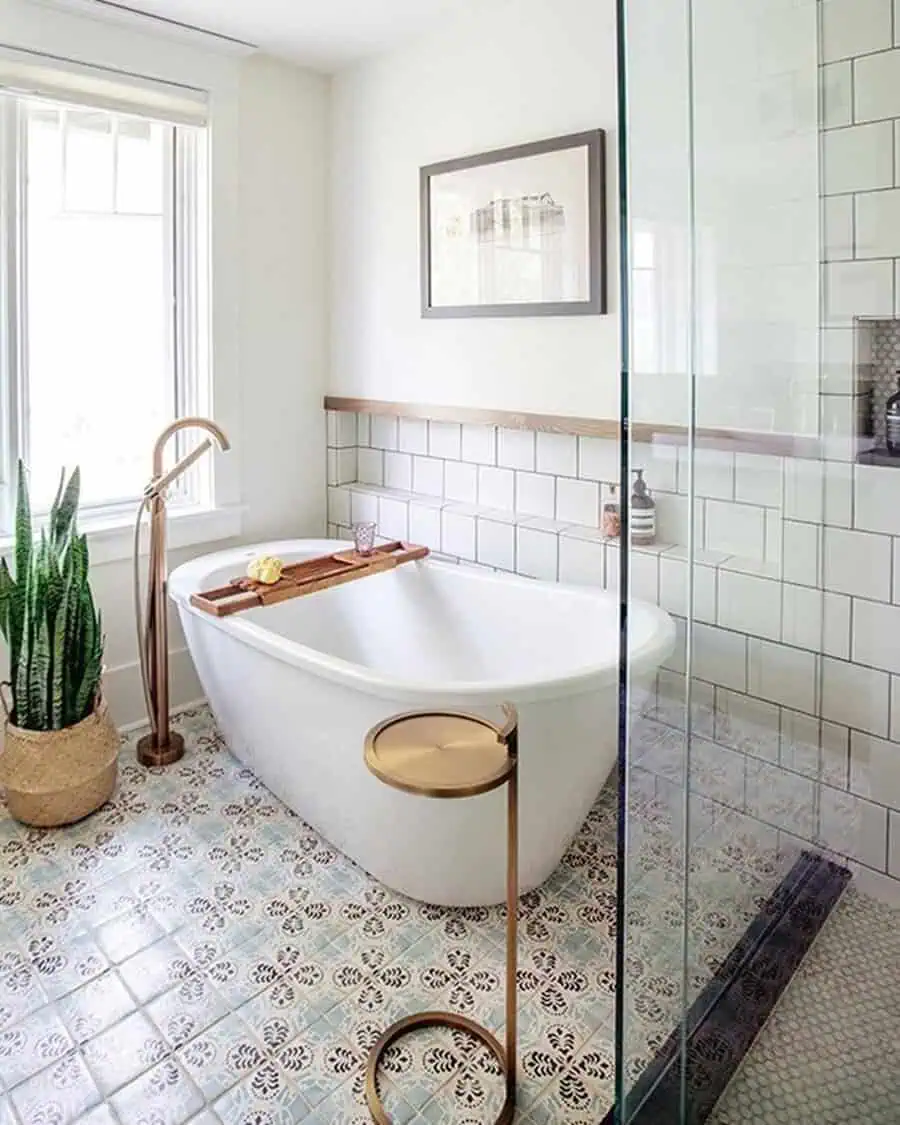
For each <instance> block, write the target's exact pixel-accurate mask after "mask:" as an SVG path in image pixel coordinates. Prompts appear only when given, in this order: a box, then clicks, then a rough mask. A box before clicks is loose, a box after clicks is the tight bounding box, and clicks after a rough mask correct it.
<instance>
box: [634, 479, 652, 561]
mask: <svg viewBox="0 0 900 1125" xmlns="http://www.w3.org/2000/svg"><path fill="white" fill-rule="evenodd" d="M634 475H635V478H636V479H635V482H634V489H633V491H632V493H631V542H632V543H634V544H635V545H637V546H639V547H647V546H649V545H650V544H651V543H655V542H656V501H655V500H654V499H653V497H652V496H651V494H650V489H649V488H647V482H646V481H645V480H644V470H643V469H635V470H634Z"/></svg>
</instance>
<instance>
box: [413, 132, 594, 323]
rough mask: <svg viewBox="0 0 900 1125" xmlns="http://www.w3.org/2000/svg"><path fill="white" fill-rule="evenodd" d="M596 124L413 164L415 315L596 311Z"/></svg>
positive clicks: (522, 314) (484, 314)
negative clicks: (417, 257) (417, 266)
mask: <svg viewBox="0 0 900 1125" xmlns="http://www.w3.org/2000/svg"><path fill="white" fill-rule="evenodd" d="M605 140H606V134H605V133H604V131H603V130H602V129H594V130H592V131H591V132H588V133H576V134H573V135H571V136H567V137H555V138H553V139H552V140H546V141H536V142H535V143H533V144H527V145H516V146H514V147H512V148H501V149H496V150H495V151H493V152H485V153H481V154H480V155H478V156H465V157H462V158H461V159H459V160H446V161H444V162H443V163H441V164H431V165H429V166H428V167H426V168H422V169H420V173H419V187H420V222H421V288H422V316H424V317H450V316H459V317H461V316H584V315H596V314H598V313H605V312H606V214H605V211H606V208H605V199H606V183H605V180H606V174H605V172H606V169H605V152H604V148H605Z"/></svg>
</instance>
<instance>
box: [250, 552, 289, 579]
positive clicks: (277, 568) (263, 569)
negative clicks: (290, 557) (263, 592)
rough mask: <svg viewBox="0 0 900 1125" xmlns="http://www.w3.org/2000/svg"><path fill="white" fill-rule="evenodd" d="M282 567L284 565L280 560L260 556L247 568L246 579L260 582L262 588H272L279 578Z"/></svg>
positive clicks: (269, 556) (268, 556)
mask: <svg viewBox="0 0 900 1125" xmlns="http://www.w3.org/2000/svg"><path fill="white" fill-rule="evenodd" d="M283 567H284V563H283V562H282V561H281V559H276V558H273V557H272V556H271V555H261V556H260V557H259V558H258V559H254V560H253V562H251V563H250V565H249V566H248V567H247V577H248V578H252V579H253V580H254V582H262V583H263V585H264V586H273V585H274V584H275V583H276V582H277V581H278V579H279V578H280V577H281V571H282V569H283Z"/></svg>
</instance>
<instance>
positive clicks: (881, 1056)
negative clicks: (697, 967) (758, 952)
mask: <svg viewBox="0 0 900 1125" xmlns="http://www.w3.org/2000/svg"><path fill="white" fill-rule="evenodd" d="M898 965H900V912H898V911H897V910H896V909H894V908H892V907H890V906H887V905H885V904H884V903H882V902H878V901H876V900H875V899H872V898H869V897H868V896H866V895H864V894H861V893H860V892H858V891H856V890H855V889H854V888H853V887H852V886H851V888H850V889H849V890H848V891H847V892H846V893H845V894H844V896H843V898H842V899H841V901H840V902H839V903H838V905H837V907H836V909H835V910H834V912H833V914H832V915H831V917H830V918H829V919H828V921H827V922H826V923H825V925H824V927H823V929H822V932H821V933H820V934H819V936H818V938H817V939H816V942H815V944H814V945H813V947H812V949H811V950H810V952H809V954H808V955H807V957H806V960H805V961H804V962H803V964H802V965H801V967H800V969H799V970H798V971H797V973H796V974H795V975H794V978H793V980H792V981H791V983H790V985H789V986H788V988H787V991H786V992H785V994H784V996H783V997H782V999H781V1001H780V1003H779V1004H778V1007H777V1008H776V1009H775V1011H774V1012H773V1014H772V1016H771V1017H770V1018H769V1021H768V1023H767V1024H766V1026H765V1027H764V1028H763V1030H762V1031H761V1032H760V1035H759V1038H758V1039H757V1040H756V1043H755V1044H754V1046H753V1048H752V1049H751V1051H750V1053H749V1054H748V1055H747V1056H746V1058H745V1059H744V1062H743V1064H742V1065H741V1068H740V1069H739V1071H738V1072H737V1074H736V1075H735V1077H734V1078H733V1079H732V1081H731V1084H730V1085H729V1086H728V1089H727V1090H726V1091H725V1093H724V1094H723V1095H722V1097H721V1098H720V1100H719V1104H718V1105H717V1107H716V1109H715V1111H714V1113H713V1116H712V1118H711V1120H710V1125H771V1123H772V1122H777V1121H785V1122H790V1123H791V1125H847V1123H848V1122H857V1123H859V1125H896V1123H897V1121H898V1120H900V973H898V971H897V967H898Z"/></svg>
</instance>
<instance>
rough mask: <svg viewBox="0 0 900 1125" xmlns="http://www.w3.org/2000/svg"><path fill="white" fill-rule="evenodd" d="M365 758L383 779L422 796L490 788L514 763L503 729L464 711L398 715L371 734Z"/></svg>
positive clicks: (470, 793) (467, 794) (468, 794)
mask: <svg viewBox="0 0 900 1125" xmlns="http://www.w3.org/2000/svg"><path fill="white" fill-rule="evenodd" d="M365 758H366V765H367V766H368V767H369V769H370V770H371V771H372V773H374V774H375V776H376V777H377V778H379V780H381V781H383V782H385V784H387V785H391V786H393V787H394V788H395V789H402V790H404V791H405V792H407V793H415V794H418V795H420V796H423V797H445V798H454V797H474V796H476V795H477V794H479V793H488V792H490V790H492V789H498V788H499V787H500V786H501V785H503V783H504V782H505V781H506V780H507V778H508V777H509V775H510V773H511V772H512V770H513V769H514V768H515V759H514V758H513V757H512V756H511V755H510V753H509V750H508V748H507V745H506V743H505V742H504V741H502V740H501V738H500V732H499V731H498V729H497V728H496V727H495V726H494V725H493V724H492V723H490V722H488V720H487V719H482V718H480V717H479V716H477V715H467V714H465V713H463V712H460V711H433V712H432V711H427V712H426V711H414V712H411V713H409V714H406V715H395V716H394V717H393V718H390V719H387V720H386V721H385V722H383V723H379V724H378V726H376V727H374V728H373V729H372V730H371V731H370V732H369V733H368V735H367V736H366V750H365Z"/></svg>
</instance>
